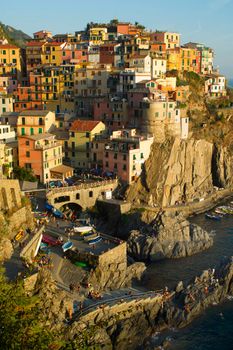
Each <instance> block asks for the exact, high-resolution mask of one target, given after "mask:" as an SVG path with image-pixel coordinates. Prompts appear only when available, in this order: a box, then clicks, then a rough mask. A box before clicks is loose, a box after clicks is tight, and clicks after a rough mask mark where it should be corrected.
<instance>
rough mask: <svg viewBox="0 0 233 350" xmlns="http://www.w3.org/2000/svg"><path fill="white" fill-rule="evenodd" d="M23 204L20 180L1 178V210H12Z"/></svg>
mask: <svg viewBox="0 0 233 350" xmlns="http://www.w3.org/2000/svg"><path fill="white" fill-rule="evenodd" d="M20 206H21V193H20V187H19V181H18V180H0V210H12V209H15V208H17V207H20Z"/></svg>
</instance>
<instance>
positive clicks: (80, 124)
mask: <svg viewBox="0 0 233 350" xmlns="http://www.w3.org/2000/svg"><path fill="white" fill-rule="evenodd" d="M104 131H105V125H104V123H102V122H101V121H94V120H75V121H74V122H73V124H72V126H71V128H70V135H69V140H68V158H69V160H70V165H71V166H72V167H73V168H89V167H90V163H91V155H90V152H91V142H92V140H93V138H94V137H95V135H97V134H101V133H103V132H104Z"/></svg>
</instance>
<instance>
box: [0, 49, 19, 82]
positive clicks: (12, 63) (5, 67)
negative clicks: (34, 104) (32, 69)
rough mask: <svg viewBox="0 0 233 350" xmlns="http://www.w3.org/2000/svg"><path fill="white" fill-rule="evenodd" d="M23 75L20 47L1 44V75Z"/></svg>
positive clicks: (16, 76) (17, 77) (17, 76)
mask: <svg viewBox="0 0 233 350" xmlns="http://www.w3.org/2000/svg"><path fill="white" fill-rule="evenodd" d="M8 74H10V75H12V76H15V78H16V79H20V77H21V55H20V48H19V47H17V46H15V45H9V44H6V45H0V75H8Z"/></svg>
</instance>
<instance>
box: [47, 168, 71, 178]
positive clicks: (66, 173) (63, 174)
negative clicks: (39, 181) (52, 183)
mask: <svg viewBox="0 0 233 350" xmlns="http://www.w3.org/2000/svg"><path fill="white" fill-rule="evenodd" d="M73 174H74V169H73V168H72V167H70V166H67V165H58V166H56V167H54V168H52V169H50V178H51V179H56V180H64V179H65V178H67V177H71V176H73Z"/></svg>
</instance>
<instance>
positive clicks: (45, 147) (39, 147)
mask: <svg viewBox="0 0 233 350" xmlns="http://www.w3.org/2000/svg"><path fill="white" fill-rule="evenodd" d="M58 146H62V143H61V142H58V141H57V142H55V143H50V144H48V145H38V144H37V145H35V149H40V150H46V149H50V148H55V147H58ZM59 156H60V155H59Z"/></svg>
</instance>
